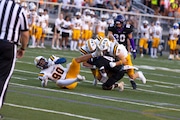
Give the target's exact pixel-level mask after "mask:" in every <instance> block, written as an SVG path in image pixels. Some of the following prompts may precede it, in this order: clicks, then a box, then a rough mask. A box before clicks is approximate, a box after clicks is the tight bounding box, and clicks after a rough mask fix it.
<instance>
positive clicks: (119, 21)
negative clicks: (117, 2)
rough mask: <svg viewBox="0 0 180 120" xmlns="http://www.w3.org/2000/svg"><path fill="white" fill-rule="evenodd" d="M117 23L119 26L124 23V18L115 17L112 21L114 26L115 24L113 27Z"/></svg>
mask: <svg viewBox="0 0 180 120" xmlns="http://www.w3.org/2000/svg"><path fill="white" fill-rule="evenodd" d="M119 23H121V24H124V23H125V18H124V16H123V15H121V14H119V15H117V17H116V18H115V20H114V24H115V25H116V24H119Z"/></svg>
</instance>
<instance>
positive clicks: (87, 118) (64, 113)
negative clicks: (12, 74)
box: [4, 103, 100, 120]
mask: <svg viewBox="0 0 180 120" xmlns="http://www.w3.org/2000/svg"><path fill="white" fill-rule="evenodd" d="M4 104H5V105H8V106H11V107H17V108H23V109H28V110H35V111H41V112H47V113H53V114H61V115H66V116H71V117H76V118H82V119H86V120H100V119H97V118H92V117H87V116H82V115H77V114H72V113H67V112H60V111H55V110H48V109H42V108H35V107H29V106H22V105H16V104H11V103H4Z"/></svg>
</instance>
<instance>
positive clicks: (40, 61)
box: [34, 56, 48, 70]
mask: <svg viewBox="0 0 180 120" xmlns="http://www.w3.org/2000/svg"><path fill="white" fill-rule="evenodd" d="M34 64H35V65H36V67H37V68H40V69H41V70H43V69H46V68H48V61H47V59H46V58H45V57H43V56H37V57H36V58H35V59H34Z"/></svg>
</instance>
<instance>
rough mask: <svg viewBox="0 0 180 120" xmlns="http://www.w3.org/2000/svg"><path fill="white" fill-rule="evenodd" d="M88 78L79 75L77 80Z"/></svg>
mask: <svg viewBox="0 0 180 120" xmlns="http://www.w3.org/2000/svg"><path fill="white" fill-rule="evenodd" d="M85 79H86V78H85V77H84V76H82V75H77V81H84V80H85Z"/></svg>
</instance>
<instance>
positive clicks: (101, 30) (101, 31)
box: [96, 14, 108, 38]
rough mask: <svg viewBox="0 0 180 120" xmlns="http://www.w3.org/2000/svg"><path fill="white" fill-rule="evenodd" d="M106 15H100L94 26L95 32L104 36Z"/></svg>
mask: <svg viewBox="0 0 180 120" xmlns="http://www.w3.org/2000/svg"><path fill="white" fill-rule="evenodd" d="M107 25H108V24H107V22H106V15H105V14H102V15H101V20H99V22H98V24H97V26H96V33H97V35H98V36H101V37H103V38H104V37H105V30H106V29H107Z"/></svg>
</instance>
